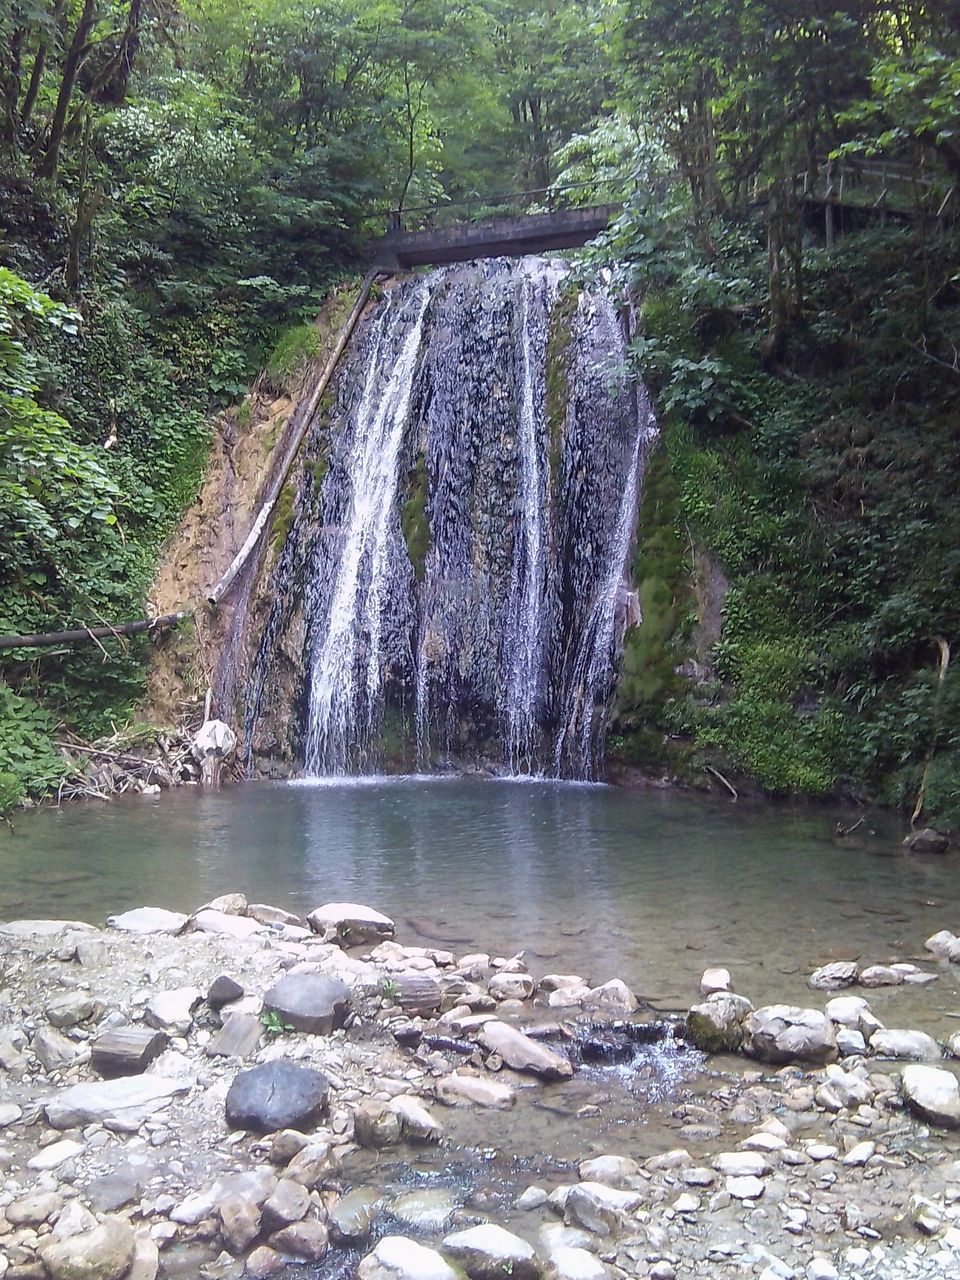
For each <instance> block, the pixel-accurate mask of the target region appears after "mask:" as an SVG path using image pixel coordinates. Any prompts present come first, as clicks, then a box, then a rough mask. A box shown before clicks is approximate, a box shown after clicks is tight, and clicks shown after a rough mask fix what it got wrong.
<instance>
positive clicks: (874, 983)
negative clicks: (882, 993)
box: [860, 964, 906, 987]
mask: <svg viewBox="0 0 960 1280" xmlns="http://www.w3.org/2000/svg"><path fill="white" fill-rule="evenodd" d="M905 980H906V975H905V974H904V972H903V970H902V969H894V968H893V967H892V966H891V965H888V964H871V965H868V966H867V968H866V969H864V970H863V972H862V973H861V974H860V985H861V987H899V986H901V985H902V984H903V983H904V981H905Z"/></svg>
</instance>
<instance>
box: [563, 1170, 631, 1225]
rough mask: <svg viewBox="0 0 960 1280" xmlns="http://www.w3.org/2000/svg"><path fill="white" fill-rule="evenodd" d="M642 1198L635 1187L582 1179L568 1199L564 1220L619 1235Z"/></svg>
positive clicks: (564, 1209)
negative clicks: (629, 1187) (627, 1216)
mask: <svg viewBox="0 0 960 1280" xmlns="http://www.w3.org/2000/svg"><path fill="white" fill-rule="evenodd" d="M641 1199H642V1197H641V1196H640V1195H638V1194H637V1192H635V1191H621V1190H619V1189H617V1188H616V1187H608V1186H606V1185H605V1184H604V1183H602V1182H579V1183H577V1184H576V1185H575V1186H573V1187H571V1188H570V1190H569V1192H568V1193H567V1196H566V1199H565V1200H564V1205H563V1220H564V1222H566V1223H567V1224H568V1225H571V1224H572V1225H573V1226H577V1227H583V1229H584V1230H585V1231H590V1232H592V1233H593V1234H594V1235H598V1236H608V1235H616V1234H617V1233H618V1232H619V1231H621V1230H622V1229H623V1227H624V1225H625V1222H626V1215H627V1214H629V1213H632V1212H633V1210H634V1209H636V1208H637V1207H638V1205H639V1204H640V1202H641Z"/></svg>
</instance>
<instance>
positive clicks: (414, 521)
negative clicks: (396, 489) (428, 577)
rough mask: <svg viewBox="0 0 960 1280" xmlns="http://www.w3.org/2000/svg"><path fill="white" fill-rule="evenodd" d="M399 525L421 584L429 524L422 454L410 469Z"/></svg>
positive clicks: (425, 475)
mask: <svg viewBox="0 0 960 1280" xmlns="http://www.w3.org/2000/svg"><path fill="white" fill-rule="evenodd" d="M400 523H401V527H402V529H403V538H404V541H405V542H406V544H407V555H408V556H409V557H410V563H411V564H412V565H413V572H414V573H415V574H416V578H417V581H418V582H422V581H423V577H424V572H425V568H426V562H427V551H428V549H429V547H430V522H429V520H428V518H427V466H426V459H425V457H424V455H423V453H418V454H417V458H416V462H415V463H414V465H413V466H412V467H411V469H410V474H409V476H408V478H407V489H406V496H405V498H404V503H403V511H402V512H401V516H400Z"/></svg>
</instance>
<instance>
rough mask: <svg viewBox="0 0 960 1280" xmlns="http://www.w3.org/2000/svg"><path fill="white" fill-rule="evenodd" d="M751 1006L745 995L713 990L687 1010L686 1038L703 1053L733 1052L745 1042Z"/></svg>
mask: <svg viewBox="0 0 960 1280" xmlns="http://www.w3.org/2000/svg"><path fill="white" fill-rule="evenodd" d="M752 1009H753V1005H752V1004H751V1003H750V1001H749V1000H747V999H746V997H745V996H738V995H733V994H732V993H730V992H714V994H713V995H711V996H710V997H709V999H707V1000H705V1001H704V1002H703V1003H702V1004H695V1005H694V1006H693V1008H692V1009H691V1010H690V1012H689V1013H688V1014H687V1026H686V1036H687V1039H688V1040H689V1041H690V1043H691V1044H692V1045H694V1046H695V1047H696V1048H697V1049H702V1050H703V1051H704V1053H733V1052H735V1051H736V1050H737V1049H739V1048H740V1046H741V1045H742V1044H743V1037H744V1022H745V1021H746V1018H747V1015H748V1014H749V1013H750V1012H751V1011H752Z"/></svg>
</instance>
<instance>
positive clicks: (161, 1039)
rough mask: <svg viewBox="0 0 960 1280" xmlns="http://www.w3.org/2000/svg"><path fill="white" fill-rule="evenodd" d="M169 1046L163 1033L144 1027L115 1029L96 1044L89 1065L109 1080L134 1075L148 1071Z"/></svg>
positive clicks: (95, 1042) (105, 1033)
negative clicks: (151, 1064) (155, 1059)
mask: <svg viewBox="0 0 960 1280" xmlns="http://www.w3.org/2000/svg"><path fill="white" fill-rule="evenodd" d="M169 1043H170V1038H169V1036H167V1035H166V1034H165V1033H164V1032H163V1031H148V1030H147V1029H146V1028H144V1027H114V1028H113V1029H112V1030H110V1031H105V1032H104V1033H103V1035H102V1036H99V1037H98V1038H97V1039H96V1040H95V1041H94V1043H93V1048H92V1050H91V1055H90V1065H91V1066H92V1067H93V1069H94V1071H98V1072H99V1073H100V1075H102V1076H106V1077H107V1078H108V1079H110V1078H113V1077H114V1076H135V1075H139V1074H140V1072H141V1071H146V1069H147V1067H149V1065H150V1063H151V1062H152V1061H153V1060H154V1058H157V1057H159V1056H160V1054H161V1053H163V1051H164V1049H166V1047H167V1045H168V1044H169Z"/></svg>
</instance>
